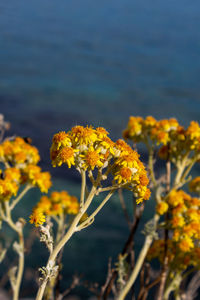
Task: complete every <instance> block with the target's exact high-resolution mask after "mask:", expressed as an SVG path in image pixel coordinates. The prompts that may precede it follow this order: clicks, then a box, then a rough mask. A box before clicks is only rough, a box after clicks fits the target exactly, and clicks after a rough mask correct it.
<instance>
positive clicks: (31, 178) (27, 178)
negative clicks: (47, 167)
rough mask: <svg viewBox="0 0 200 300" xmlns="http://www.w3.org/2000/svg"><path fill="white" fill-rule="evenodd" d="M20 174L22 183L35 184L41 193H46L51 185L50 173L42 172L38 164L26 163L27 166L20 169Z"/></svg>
mask: <svg viewBox="0 0 200 300" xmlns="http://www.w3.org/2000/svg"><path fill="white" fill-rule="evenodd" d="M22 174H23V183H29V184H31V185H33V186H37V187H38V188H39V189H40V190H41V192H42V193H47V192H48V190H49V188H50V187H51V185H52V182H51V175H50V173H49V172H42V171H41V168H40V167H39V166H36V165H27V167H25V168H24V169H23V170H22Z"/></svg>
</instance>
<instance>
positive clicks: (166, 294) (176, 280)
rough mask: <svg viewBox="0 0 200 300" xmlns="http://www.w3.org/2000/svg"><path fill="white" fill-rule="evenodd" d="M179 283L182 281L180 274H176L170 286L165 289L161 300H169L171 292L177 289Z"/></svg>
mask: <svg viewBox="0 0 200 300" xmlns="http://www.w3.org/2000/svg"><path fill="white" fill-rule="evenodd" d="M181 281H182V277H181V274H179V273H178V274H176V275H175V277H174V278H173V280H171V281H170V284H169V285H168V287H167V288H166V290H165V292H164V296H163V300H168V299H169V296H170V294H171V292H173V291H174V290H176V289H177V288H179V286H180V283H181ZM177 299H178V298H177Z"/></svg>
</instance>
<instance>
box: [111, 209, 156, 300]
mask: <svg viewBox="0 0 200 300" xmlns="http://www.w3.org/2000/svg"><path fill="white" fill-rule="evenodd" d="M158 220H159V216H158V215H155V217H154V221H155V223H156V225H157V223H158ZM152 241H153V234H148V235H147V236H146V238H145V242H144V245H143V248H142V250H141V252H140V254H139V257H138V259H137V263H136V264H135V267H134V269H133V271H132V273H131V275H130V277H129V279H128V281H127V283H126V285H125V286H124V288H123V290H122V291H121V292H120V294H119V296H118V297H117V300H124V299H125V297H126V295H127V294H128V292H129V291H130V289H131V287H132V286H133V284H134V282H135V280H136V279H137V276H138V274H139V272H140V270H141V268H142V265H143V263H144V260H145V258H146V255H147V252H148V250H149V248H150V246H151V243H152Z"/></svg>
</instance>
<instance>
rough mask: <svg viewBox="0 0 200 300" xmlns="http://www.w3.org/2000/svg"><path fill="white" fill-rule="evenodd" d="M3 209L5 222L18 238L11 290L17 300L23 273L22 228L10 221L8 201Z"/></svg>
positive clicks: (14, 299)
mask: <svg viewBox="0 0 200 300" xmlns="http://www.w3.org/2000/svg"><path fill="white" fill-rule="evenodd" d="M5 208H6V222H7V223H8V225H9V226H10V227H11V228H12V229H13V230H14V231H15V232H16V233H17V234H18V238H19V246H20V248H19V249H20V250H19V252H18V255H19V265H18V272H17V277H16V282H15V286H14V288H13V300H18V299H19V290H20V285H21V281H22V276H23V271H24V237H23V231H22V227H21V226H17V225H16V224H15V223H14V222H13V220H12V217H11V208H10V207H9V203H8V201H6V202H5Z"/></svg>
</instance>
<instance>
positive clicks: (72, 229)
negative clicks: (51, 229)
mask: <svg viewBox="0 0 200 300" xmlns="http://www.w3.org/2000/svg"><path fill="white" fill-rule="evenodd" d="M95 193H96V187H94V186H93V187H92V189H91V192H90V194H89V196H88V198H87V200H86V202H85V203H84V205H83V207H82V208H81V209H80V211H79V213H78V214H77V215H76V217H75V218H74V220H73V222H72V224H71V226H70V227H69V229H68V231H67V233H66V234H65V235H64V237H63V238H62V240H61V241H60V242H59V243H58V244H57V245H56V247H55V248H54V250H53V252H52V253H51V255H50V257H49V259H48V262H47V267H48V266H49V265H50V264H49V263H51V264H52V265H54V264H55V260H56V257H57V255H58V253H59V252H60V250H61V249H62V248H63V247H64V246H65V244H66V243H67V241H68V240H69V239H70V238H71V236H72V235H73V233H74V232H76V228H77V225H78V223H79V221H80V219H81V218H82V216H83V214H84V213H85V212H86V211H87V209H88V207H89V206H90V204H91V202H92V199H93V197H94V196H95ZM47 281H48V278H46V279H44V281H43V283H42V284H41V286H40V288H39V290H38V293H37V296H36V300H41V299H42V297H43V294H44V291H45V287H46V284H47Z"/></svg>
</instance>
